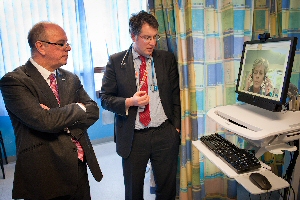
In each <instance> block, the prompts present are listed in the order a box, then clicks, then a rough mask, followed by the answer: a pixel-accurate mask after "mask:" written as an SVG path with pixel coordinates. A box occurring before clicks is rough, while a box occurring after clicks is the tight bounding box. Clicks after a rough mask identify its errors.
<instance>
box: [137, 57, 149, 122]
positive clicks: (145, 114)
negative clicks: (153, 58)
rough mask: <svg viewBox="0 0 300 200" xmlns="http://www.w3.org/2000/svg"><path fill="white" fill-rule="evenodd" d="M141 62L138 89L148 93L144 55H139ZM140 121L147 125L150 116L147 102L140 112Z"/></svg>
mask: <svg viewBox="0 0 300 200" xmlns="http://www.w3.org/2000/svg"><path fill="white" fill-rule="evenodd" d="M140 59H141V61H142V64H141V66H140V87H141V88H140V91H145V92H146V93H147V94H148V74H147V71H146V59H145V57H144V56H140ZM139 114H140V122H141V123H142V124H143V125H144V126H148V125H149V123H150V121H151V118H150V109H149V104H147V105H146V106H145V108H144V111H143V112H140V113H139Z"/></svg>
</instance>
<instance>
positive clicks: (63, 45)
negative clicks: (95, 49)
mask: <svg viewBox="0 0 300 200" xmlns="http://www.w3.org/2000/svg"><path fill="white" fill-rule="evenodd" d="M40 42H45V43H47V44H52V45H57V46H61V47H65V48H68V47H70V46H71V44H69V43H67V42H66V43H64V44H60V43H56V42H48V41H43V40H40Z"/></svg>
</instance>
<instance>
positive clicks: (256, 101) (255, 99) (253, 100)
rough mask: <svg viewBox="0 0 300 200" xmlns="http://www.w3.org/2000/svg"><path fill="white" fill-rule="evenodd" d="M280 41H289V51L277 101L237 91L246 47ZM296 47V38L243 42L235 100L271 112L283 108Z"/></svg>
mask: <svg viewBox="0 0 300 200" xmlns="http://www.w3.org/2000/svg"><path fill="white" fill-rule="evenodd" d="M281 41H290V50H289V55H288V61H287V64H286V70H285V76H284V79H283V80H284V81H283V86H282V91H281V95H280V99H279V100H275V99H270V98H266V97H264V96H260V95H256V94H254V93H248V92H246V91H243V90H239V86H240V84H242V83H240V80H241V77H242V74H241V73H242V71H243V67H244V63H243V62H244V58H245V50H246V45H248V44H262V43H275V42H281ZM296 45H297V37H284V38H271V39H267V40H252V41H245V42H244V45H243V52H242V56H241V61H240V67H239V73H238V79H237V83H236V91H235V92H236V93H237V94H238V97H237V100H238V101H242V102H244V103H248V104H251V105H254V106H257V107H260V108H264V109H266V110H270V111H273V112H279V111H281V110H282V108H283V106H285V104H286V99H287V93H288V88H289V83H290V78H291V73H292V68H293V63H294V56H295V51H296Z"/></svg>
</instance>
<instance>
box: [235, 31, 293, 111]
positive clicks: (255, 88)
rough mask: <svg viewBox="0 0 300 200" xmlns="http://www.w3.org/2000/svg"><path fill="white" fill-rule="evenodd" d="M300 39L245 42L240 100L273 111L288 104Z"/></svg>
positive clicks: (239, 85)
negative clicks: (288, 93) (291, 78)
mask: <svg viewBox="0 0 300 200" xmlns="http://www.w3.org/2000/svg"><path fill="white" fill-rule="evenodd" d="M296 44H297V38H296V37H289V38H276V39H267V40H254V41H247V42H244V47H243V53H242V57H241V63H240V69H239V74H238V80H237V85H236V92H237V93H238V100H239V101H242V102H245V103H248V104H252V105H255V106H258V107H261V108H264V109H267V110H271V111H281V110H282V105H284V104H285V103H286V98H287V92H288V87H289V83H290V77H291V72H292V67H293V61H294V56H295V50H296Z"/></svg>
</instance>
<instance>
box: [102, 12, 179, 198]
mask: <svg viewBox="0 0 300 200" xmlns="http://www.w3.org/2000/svg"><path fill="white" fill-rule="evenodd" d="M129 32H130V34H131V39H132V41H133V44H132V46H131V47H130V48H129V49H128V50H127V51H123V52H120V53H117V54H114V55H112V56H111V57H110V59H109V62H108V64H107V66H106V71H105V73H104V76H103V81H102V88H101V92H100V97H101V105H102V107H103V108H104V109H107V110H109V111H112V112H114V113H115V131H114V132H115V142H116V148H117V153H118V154H119V155H120V156H121V157H122V161H123V176H124V183H125V199H126V200H141V199H143V198H144V197H143V190H144V189H143V186H144V178H145V171H146V166H147V163H148V160H150V161H151V165H152V169H153V174H154V179H155V183H156V190H155V192H156V199H157V200H174V199H175V196H176V172H177V160H178V153H179V144H180V124H181V121H180V116H181V114H180V113H181V112H180V97H179V96H180V90H179V74H178V68H177V62H176V60H175V56H174V54H172V53H170V52H167V51H162V50H156V49H155V47H156V42H157V40H159V38H160V37H159V35H158V22H157V20H156V19H155V17H154V16H153V15H151V14H149V13H147V12H145V11H141V12H139V13H137V14H133V15H132V16H131V18H130V20H129Z"/></svg>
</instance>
